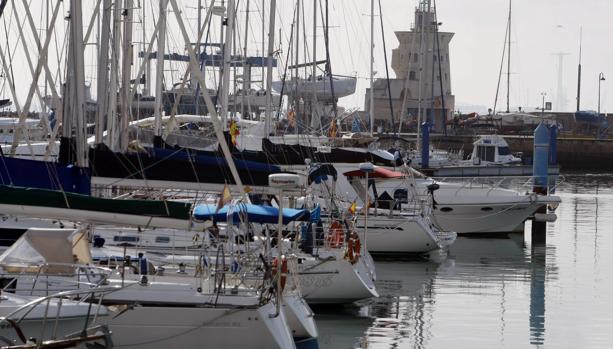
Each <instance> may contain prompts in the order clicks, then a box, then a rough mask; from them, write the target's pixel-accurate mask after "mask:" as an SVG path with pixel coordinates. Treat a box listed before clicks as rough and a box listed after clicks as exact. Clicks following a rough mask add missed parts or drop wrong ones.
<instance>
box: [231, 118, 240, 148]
mask: <svg viewBox="0 0 613 349" xmlns="http://www.w3.org/2000/svg"><path fill="white" fill-rule="evenodd" d="M240 134H241V132H240V130H239V129H238V124H237V123H236V121H234V120H232V121H230V138H231V139H232V144H233V145H236V140H237V137H238V135H240Z"/></svg>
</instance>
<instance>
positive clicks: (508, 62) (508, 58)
mask: <svg viewBox="0 0 613 349" xmlns="http://www.w3.org/2000/svg"><path fill="white" fill-rule="evenodd" d="M512 3H513V0H509V41H508V43H507V44H508V45H509V46H508V48H507V51H508V52H507V113H510V112H511V108H510V106H509V105H510V102H509V101H510V95H511V9H512Z"/></svg>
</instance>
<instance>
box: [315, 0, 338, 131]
mask: <svg viewBox="0 0 613 349" xmlns="http://www.w3.org/2000/svg"><path fill="white" fill-rule="evenodd" d="M325 4H326V15H325V18H324V16H323V14H322V16H321V17H322V21H324V20H325V22H326V24H325V25H324V43H325V45H326V72H327V73H328V75H329V78H330V92H332V108H333V111H334V122H336V121H337V120H338V105H337V103H338V102H337V100H336V95H335V93H334V78H333V76H332V62H331V61H330V33H329V32H330V21H329V4H328V0H325ZM319 5H320V12H321V11H323V8H322V6H321V0H320V1H319Z"/></svg>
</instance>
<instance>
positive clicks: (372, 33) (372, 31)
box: [368, 0, 402, 136]
mask: <svg viewBox="0 0 613 349" xmlns="http://www.w3.org/2000/svg"><path fill="white" fill-rule="evenodd" d="M374 75H375V0H370V96H369V98H370V103H369V107H370V108H369V110H368V114H369V117H370V121H369V123H370V135H371V136H372V134H373V130H374V124H375V93H374V88H375V79H374ZM401 122H402V121H401Z"/></svg>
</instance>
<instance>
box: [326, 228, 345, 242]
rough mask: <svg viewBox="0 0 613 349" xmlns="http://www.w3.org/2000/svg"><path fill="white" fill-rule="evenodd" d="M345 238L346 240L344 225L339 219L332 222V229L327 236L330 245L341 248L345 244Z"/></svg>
mask: <svg viewBox="0 0 613 349" xmlns="http://www.w3.org/2000/svg"><path fill="white" fill-rule="evenodd" d="M343 240H345V233H344V231H343V226H342V225H341V223H340V222H339V221H334V222H332V224H330V231H329V232H328V236H327V237H326V242H327V244H328V246H329V247H331V248H339V247H341V246H342V245H343Z"/></svg>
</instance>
